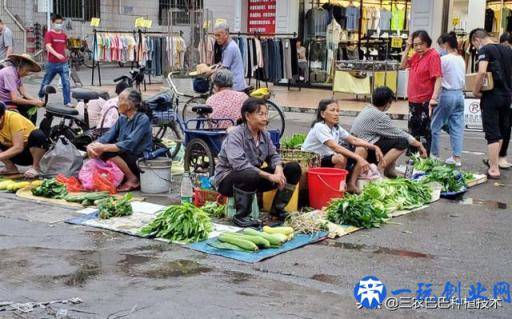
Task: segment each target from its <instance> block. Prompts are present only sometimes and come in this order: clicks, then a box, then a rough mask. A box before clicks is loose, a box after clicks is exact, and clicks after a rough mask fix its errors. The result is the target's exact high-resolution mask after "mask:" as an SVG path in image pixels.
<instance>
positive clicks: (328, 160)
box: [302, 99, 384, 193]
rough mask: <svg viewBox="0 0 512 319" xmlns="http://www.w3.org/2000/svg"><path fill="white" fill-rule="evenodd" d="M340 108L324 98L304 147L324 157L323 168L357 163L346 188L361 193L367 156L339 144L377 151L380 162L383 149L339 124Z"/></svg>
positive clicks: (344, 166)
mask: <svg viewBox="0 0 512 319" xmlns="http://www.w3.org/2000/svg"><path fill="white" fill-rule="evenodd" d="M339 114H340V107H339V105H338V101H336V100H334V99H324V100H321V101H320V103H319V104H318V109H317V115H316V120H315V121H314V122H313V127H312V128H311V130H310V131H309V133H308V136H307V137H306V140H305V141H304V144H302V150H303V151H308V152H314V153H317V154H319V155H320V156H321V157H322V160H321V166H322V167H336V168H342V169H345V168H347V169H350V168H351V166H353V165H354V164H355V166H354V169H353V170H352V172H351V176H350V178H349V181H348V183H347V191H348V192H350V193H359V192H360V190H359V188H358V187H357V178H358V177H359V175H360V174H361V173H366V172H367V171H368V169H369V164H368V162H367V161H366V159H365V158H363V157H362V156H360V155H358V154H356V153H354V152H352V151H351V150H349V149H348V148H345V147H343V146H341V145H340V142H342V141H344V142H346V143H348V144H350V145H351V146H355V147H357V146H360V147H364V148H367V149H369V150H374V151H375V154H376V156H377V159H378V161H379V162H380V161H382V160H383V157H384V156H383V155H382V152H381V150H380V148H379V147H378V146H376V145H372V144H370V143H368V142H366V141H364V140H362V139H360V138H357V137H355V136H352V135H350V134H349V133H348V132H347V131H346V130H345V129H343V128H342V127H341V126H339V124H338V122H339V117H340V115H339Z"/></svg>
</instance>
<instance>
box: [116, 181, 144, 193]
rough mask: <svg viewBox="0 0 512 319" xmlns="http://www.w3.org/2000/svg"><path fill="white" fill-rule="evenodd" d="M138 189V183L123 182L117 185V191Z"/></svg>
mask: <svg viewBox="0 0 512 319" xmlns="http://www.w3.org/2000/svg"><path fill="white" fill-rule="evenodd" d="M139 189H140V184H130V183H124V184H123V185H121V186H119V188H118V189H117V191H119V192H129V191H137V190H139Z"/></svg>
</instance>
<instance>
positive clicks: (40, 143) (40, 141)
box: [0, 130, 50, 166]
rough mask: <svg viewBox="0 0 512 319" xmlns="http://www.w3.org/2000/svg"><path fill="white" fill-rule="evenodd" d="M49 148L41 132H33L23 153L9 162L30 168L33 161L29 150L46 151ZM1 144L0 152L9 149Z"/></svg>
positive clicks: (47, 141) (46, 139) (48, 142)
mask: <svg viewBox="0 0 512 319" xmlns="http://www.w3.org/2000/svg"><path fill="white" fill-rule="evenodd" d="M49 147H50V141H49V140H48V137H46V135H45V134H44V133H43V131H41V130H33V131H32V133H30V135H29V136H28V141H27V144H26V145H25V147H24V148H23V151H22V152H21V153H19V154H18V155H16V156H14V157H11V158H10V159H9V160H10V161H11V162H13V163H14V164H16V165H21V166H30V165H32V162H33V161H34V159H33V158H32V154H31V153H30V149H31V148H42V149H45V150H47V149H48V148H49ZM9 148H10V147H7V146H5V145H3V144H0V150H2V151H5V150H7V149H9Z"/></svg>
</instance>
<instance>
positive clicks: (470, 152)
mask: <svg viewBox="0 0 512 319" xmlns="http://www.w3.org/2000/svg"><path fill="white" fill-rule="evenodd" d="M462 153H465V154H472V155H485V153H482V152H473V151H462Z"/></svg>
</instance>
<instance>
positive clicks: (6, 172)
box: [0, 167, 20, 175]
mask: <svg viewBox="0 0 512 319" xmlns="http://www.w3.org/2000/svg"><path fill="white" fill-rule="evenodd" d="M19 173H20V172H19V171H18V170H15V171H9V170H7V169H6V168H5V167H2V168H0V175H16V174H19Z"/></svg>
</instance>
